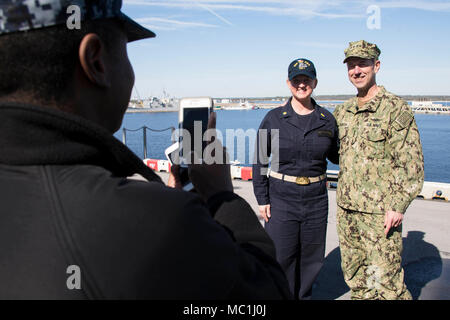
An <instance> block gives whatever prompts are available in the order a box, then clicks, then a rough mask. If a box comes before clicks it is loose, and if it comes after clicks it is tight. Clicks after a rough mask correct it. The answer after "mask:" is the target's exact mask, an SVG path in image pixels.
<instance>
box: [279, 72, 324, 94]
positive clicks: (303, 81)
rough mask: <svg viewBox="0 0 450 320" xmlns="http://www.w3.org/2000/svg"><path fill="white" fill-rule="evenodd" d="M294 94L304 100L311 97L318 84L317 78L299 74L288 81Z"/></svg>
mask: <svg viewBox="0 0 450 320" xmlns="http://www.w3.org/2000/svg"><path fill="white" fill-rule="evenodd" d="M286 83H287V85H288V87H289V89H290V90H291V93H292V96H294V97H296V98H297V99H298V100H304V99H307V98H310V97H311V94H312V93H313V90H314V89H315V88H316V86H317V79H314V80H313V79H311V78H309V77H307V76H305V75H298V76H296V77H294V78H293V79H292V80H289V79H288V80H287V81H286Z"/></svg>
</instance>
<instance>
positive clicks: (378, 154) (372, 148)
mask: <svg viewBox="0 0 450 320" xmlns="http://www.w3.org/2000/svg"><path fill="white" fill-rule="evenodd" d="M361 136H362V138H363V139H362V141H361V144H362V145H361V151H362V153H363V156H365V157H366V158H377V159H381V158H384V151H385V143H386V136H385V135H384V133H383V130H382V129H381V128H373V127H372V128H367V129H364V130H363V132H362V133H361Z"/></svg>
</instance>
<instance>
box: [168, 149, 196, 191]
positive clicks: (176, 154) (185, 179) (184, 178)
mask: <svg viewBox="0 0 450 320" xmlns="http://www.w3.org/2000/svg"><path fill="white" fill-rule="evenodd" d="M165 154H166V158H167V160H169V162H170V164H171V165H173V164H179V165H180V171H179V174H180V182H181V186H182V188H183V190H185V191H192V190H193V189H194V185H193V184H192V182H191V181H190V180H189V174H188V168H187V166H186V165H184V164H180V143H179V142H175V143H174V144H173V145H171V146H170V147H168V148H167V149H166V150H165Z"/></svg>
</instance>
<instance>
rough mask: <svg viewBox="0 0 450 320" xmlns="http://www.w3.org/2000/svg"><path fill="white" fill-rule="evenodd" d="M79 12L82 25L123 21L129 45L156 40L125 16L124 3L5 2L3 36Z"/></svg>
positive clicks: (0, 22)
mask: <svg viewBox="0 0 450 320" xmlns="http://www.w3.org/2000/svg"><path fill="white" fill-rule="evenodd" d="M73 8H78V9H79V15H80V22H81V23H83V21H87V20H98V19H110V18H116V19H118V20H120V21H122V22H123V25H124V28H125V31H126V33H127V36H128V42H131V41H135V40H140V39H145V38H153V37H155V34H154V33H153V32H152V31H150V30H148V29H146V28H145V27H143V26H141V25H140V24H138V23H137V22H135V21H133V20H132V19H130V18H129V17H128V16H126V15H125V14H123V13H122V12H121V11H120V9H121V8H122V0H2V1H1V2H0V36H2V35H4V34H8V33H13V32H21V31H28V30H36V29H42V28H46V27H51V26H56V25H61V24H66V23H67V21H68V19H69V18H70V17H71V15H72V14H73V13H74V12H76V11H73Z"/></svg>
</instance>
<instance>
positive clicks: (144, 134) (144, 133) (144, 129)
mask: <svg viewBox="0 0 450 320" xmlns="http://www.w3.org/2000/svg"><path fill="white" fill-rule="evenodd" d="M139 130H142V144H143V150H144V159H146V158H147V130H150V131H152V132H164V131H167V130H171V133H173V132H174V131H175V128H174V127H168V128H165V129H152V128H149V127H147V126H143V127H140V128H138V129H127V128H123V129H122V143H123V144H124V145H127V131H131V132H136V131H139Z"/></svg>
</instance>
